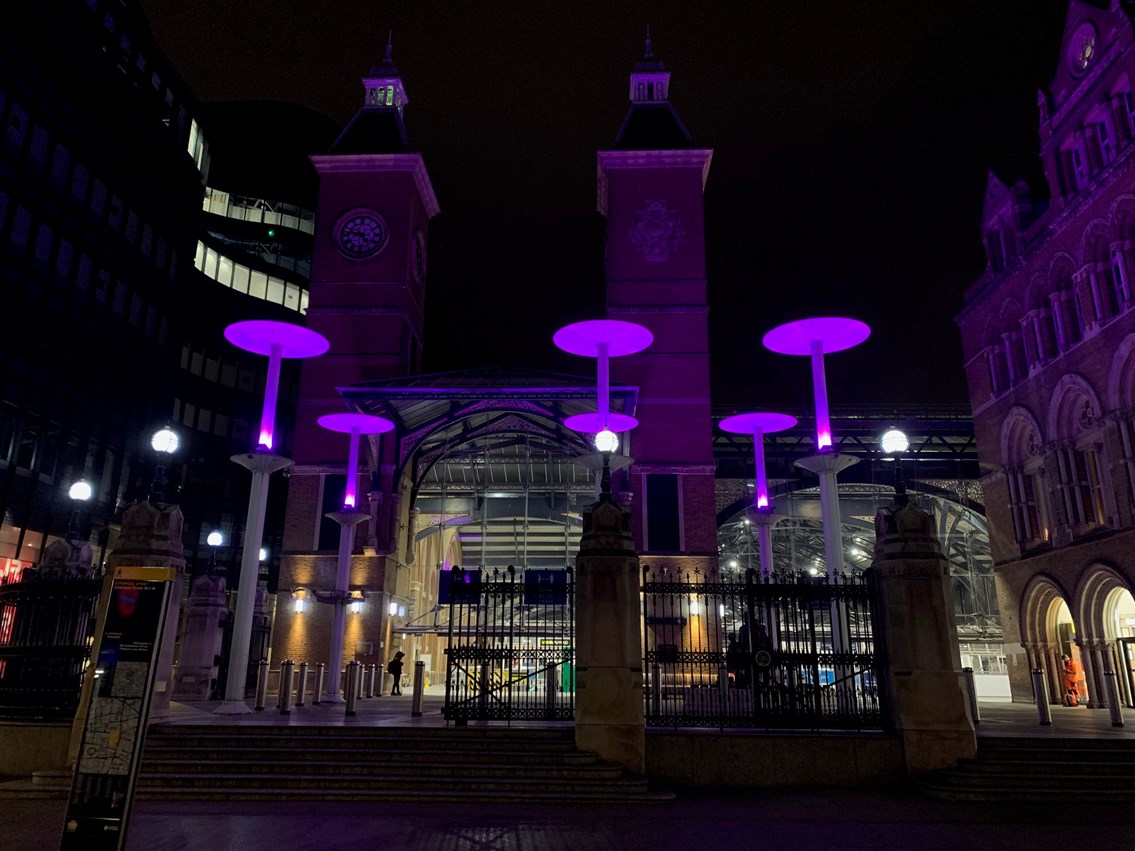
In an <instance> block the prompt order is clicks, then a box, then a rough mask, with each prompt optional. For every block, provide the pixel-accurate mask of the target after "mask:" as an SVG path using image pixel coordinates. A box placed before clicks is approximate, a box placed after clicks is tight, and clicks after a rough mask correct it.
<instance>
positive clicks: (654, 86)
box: [631, 24, 670, 103]
mask: <svg viewBox="0 0 1135 851" xmlns="http://www.w3.org/2000/svg"><path fill="white" fill-rule="evenodd" d="M669 89H670V72H669V71H667V70H666V66H665V65H664V64H663V63H662V62H660V61H659V60H658V59H655V58H654V40H653V39H652V38H651V37H650V24H647V25H646V42H645V44H644V45H643V51H642V59H641V60H640V61H639V62H636V63H635V66H634V73H632V74H631V101H633V102H634V103H651V102H660V101H665V100H666V99H667V94H668V92H669Z"/></svg>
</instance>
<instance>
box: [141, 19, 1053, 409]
mask: <svg viewBox="0 0 1135 851" xmlns="http://www.w3.org/2000/svg"><path fill="white" fill-rule="evenodd" d="M143 6H144V8H145V10H146V12H147V15H148V16H149V19H150V23H151V26H152V28H153V31H154V34H155V37H156V38H157V40H158V43H159V44H160V45H161V47H162V48H163V50H164V51H165V52H166V54H167V55H168V56H169V58H170V59H171V60H172V62H173V63H174V65H175V66H176V67H177V68H178V69H179V70H180V72H181V74H182V76H183V77H184V79H185V81H186V82H187V83H188V84H189V86H190V88H191V89H192V91H193V92H194V93H195V95H196V96H197V97H198V98H199V99H201V100H227V99H244V98H258V99H279V100H288V101H295V102H299V103H302V104H304V105H306V106H309V107H312V108H315V109H318V110H319V111H321V112H323V113H325V114H327V115H329V116H330V117H332V118H334V119H335V120H337V121H339V122H342V123H345V122H346V121H347V120H349V119H350V117H351V116H352V115H353V114H354V112H355V111H356V110H357V109H358V107H359V106H360V105H361V102H362V87H361V84H360V83H359V77H360V76H361V75H362V74H363V73H364V72H365V71H366V70H367V68H368V67H369V66H370V65H372V64H375V63H377V62H378V61H379V60H380V59H381V57H382V52H383V46H384V44H385V40H386V32H387V29H388V28H393V30H394V59H395V62H396V64H397V65H398V67H399V69H400V71H401V72H402V78H403V81H404V84H405V86H406V90H407V93H408V95H409V98H410V103H409V105H408V106H407V108H406V114H405V115H406V125H407V129H408V133H409V138H410V143H411V146H412V147H414V148H415V149H417V150H420V151H421V152H422V153H423V155H424V157H425V161H426V165H427V168H428V169H429V172H430V175H431V178H432V180H433V185H434V188H435V190H436V192H437V196H438V200H439V203H440V206H441V214H440V215H439V216H438V217H437V218H436V219H435V220H434V223H433V226H432V229H431V245H430V269H429V275H430V280H429V296H430V304H429V323H430V324H429V326H428V329H427V339H426V368H427V369H428V370H430V371H433V370H448V369H460V368H464V367H473V366H484V365H492V364H497V363H508V364H515V365H523V366H530V367H536V368H544V369H552V370H559V371H573V372H585V371H586V370H587V369H590V366H589V365H587V366H584V365H583V364H581V363H580V362H579V360H578V359H573V358H571V357H570V356H566V355H560V354H559V353H558V352H557V351H556V350H555V348H554V347H553V346H552V344H551V336H552V333H553V331H554V330H555V329H556V328H557V327H559V326H560V325H563V324H565V323H567V322H570V321H575V320H578V319H585V318H593V317H595V316H598V315H600V313H601V310H602V304H603V221H602V219H601V218H600V217H599V215H598V214H597V213H596V211H595V151H596V150H597V149H601V148H606V147H610V146H611V145H612V143H613V141H614V137H615V134H616V132H617V130H618V128H619V125H620V123H621V122H622V119H623V116H624V115H625V113H626V110H627V106H628V101H627V75H628V73H629V72H630V71H631V69H632V68H633V65H634V63H635V61H636V60H637V59H639V58H640V57H641V51H642V39H643V35H644V31H645V27H646V24H647V23H649V24H650V25H651V31H652V35H653V38H654V49H655V55H656V56H657V57H658V58H660V59H662V60H663V61H664V62H665V63H666V65H667V68H668V69H669V70H670V72H671V73H672V77H671V102H672V103H673V104H674V106H675V108H676V109H677V110H678V113H679V115H680V116H681V117H682V119H683V120H684V122H685V124H686V126H687V127H688V128H689V130H690V132H691V134H692V135H693V138H694V142H695V144H697V145H699V146H704V147H709V148H713V149H714V155H713V165H712V168H711V170H710V175H709V183H708V186H707V189H706V208H707V230H708V268H709V289H710V305H711V314H710V330H711V349H712V354H713V380H714V399H715V401H716V402H718V403H723V404H730V405H736V406H738V407H739V408H766V407H768V408H771V407H781V408H784V409H787V410H794V409H798V408H799V407H800V406H802V405H804V404H805V403H807V402H808V401H809V399H810V384H809V379H808V366H807V361H806V359H803V358H786V357H783V356H778V355H772V354H770V353H766V352H764V351H763V350H762V348H761V346H760V338H761V336H762V335H763V333H764V332H765V331H767V330H768V329H769V328H771V327H773V326H774V325H776V324H779V323H780V322H783V321H787V320H790V319H796V318H800V317H803V316H808V315H824V314H846V315H851V316H855V317H857V318H859V319H862V320H864V321H866V322H867V323H869V324H870V325H871V326H872V327H873V328H874V329H875V333H874V334H873V336H872V338H871V339H870V340H869V341H868V342H867V343H865V344H864V345H863V346H861V347H860V348H859V349H857V350H855V351H853V352H848V353H845V354H841V355H836V356H833V357H831V358H829V359H828V381H829V387H830V388H831V396H832V402H833V404H835V405H841V404H851V403H854V402H855V401H856V400H858V399H862V400H866V401H871V402H882V403H885V402H888V401H892V400H893V401H896V402H924V403H930V404H933V403H939V402H946V403H954V402H964V401H965V398H966V395H965V382H964V377H963V373H962V357H961V347H960V343H959V339H958V332H957V329H956V326H955V325H954V322H953V317H954V315H955V314H956V313H957V311H958V310H959V309H960V308H961V305H962V294H963V292H964V291H965V289H966V288H967V287H968V286H969V285H970V284H971V283H972V282H973V280H974V279H975V278H976V277H977V275H978V274H979V273H980V272H981V270H982V269H983V267H984V257H983V252H982V248H981V243H980V235H979V217H980V214H981V205H982V195H983V190H984V186H985V176H986V172H987V170H988V169H990V168H993V169H994V170H995V171H996V172H997V173H998V174H1000V175H1001V176H1002V177H1004V178H1007V179H1009V180H1011V179H1012V178H1014V177H1017V176H1023V177H1025V178H1027V179H1028V180H1029V181H1030V183H1032V184H1033V185H1034V191H1035V194H1037V195H1040V196H1044V195H1046V194H1047V193H1046V191H1045V190H1044V189H1043V187H1042V186H1041V183H1042V181H1041V175H1040V168H1039V162H1038V159H1037V146H1038V141H1037V109H1036V91H1037V88H1038V87H1039V86H1042V85H1044V84H1045V83H1046V82H1047V81H1048V79H1049V77H1050V76H1051V75H1052V73H1053V72H1054V71H1055V68H1056V61H1057V54H1058V51H1059V46H1060V39H1061V34H1062V29H1063V21H1064V16H1065V9H1066V3H1065V0H995V2H991V0H949V2H930V0H920V2H911V0H853V2H836V1H835V0H829V2H821V0H764V2H752V0H750V2H737V3H734V2H720V0H719V1H718V2H706V3H691V2H688V0H687V2H684V3H679V2H654V3H641V2H612V0H571V2H564V3H554V4H553V3H545V2H524V3H522V2H500V0H494V2H480V3H473V2H463V1H462V0H416V2H398V3H363V2H357V0H336V2H334V3H330V2H328V3H312V2H310V0H274V1H273V2H271V3H267V2H259V0H257V2H253V0H241V2H232V0H194V2H189V3H187V2H185V0H176V2H175V1H174V0H144V2H143ZM265 142H266V144H271V140H270V139H266V140H265Z"/></svg>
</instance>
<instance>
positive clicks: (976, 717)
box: [962, 668, 981, 724]
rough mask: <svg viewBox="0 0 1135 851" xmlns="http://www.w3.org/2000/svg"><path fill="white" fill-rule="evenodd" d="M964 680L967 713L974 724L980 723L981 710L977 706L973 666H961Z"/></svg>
mask: <svg viewBox="0 0 1135 851" xmlns="http://www.w3.org/2000/svg"><path fill="white" fill-rule="evenodd" d="M962 676H963V677H965V681H966V697H968V698H969V714H970V718H972V719H973V723H974V724H980V723H981V710H979V709H978V708H977V684H976V683H975V682H974V679H973V668H962Z"/></svg>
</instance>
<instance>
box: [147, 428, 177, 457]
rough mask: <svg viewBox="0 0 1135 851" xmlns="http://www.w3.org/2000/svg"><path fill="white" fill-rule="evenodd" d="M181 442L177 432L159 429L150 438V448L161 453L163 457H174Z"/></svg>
mask: <svg viewBox="0 0 1135 851" xmlns="http://www.w3.org/2000/svg"><path fill="white" fill-rule="evenodd" d="M179 442H180V441H179V440H178V438H177V432H175V431H174V430H173V429H168V428H160V429H158V430H157V431H155V432H154V434H153V436H152V437H151V438H150V446H151V447H152V448H153V450H154V451H155V452H159V453H161V454H162V455H172V454H173V453H175V452H176V451H177V446H178V443H179Z"/></svg>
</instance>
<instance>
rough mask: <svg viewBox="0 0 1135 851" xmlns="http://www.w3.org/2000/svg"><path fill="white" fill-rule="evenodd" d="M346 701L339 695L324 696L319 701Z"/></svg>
mask: <svg viewBox="0 0 1135 851" xmlns="http://www.w3.org/2000/svg"><path fill="white" fill-rule="evenodd" d="M346 702H347V701H346V700H345V699H344V698H343V695H341V694H325V695H324V696H323V698H322V699H321V700H320V703H346Z"/></svg>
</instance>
